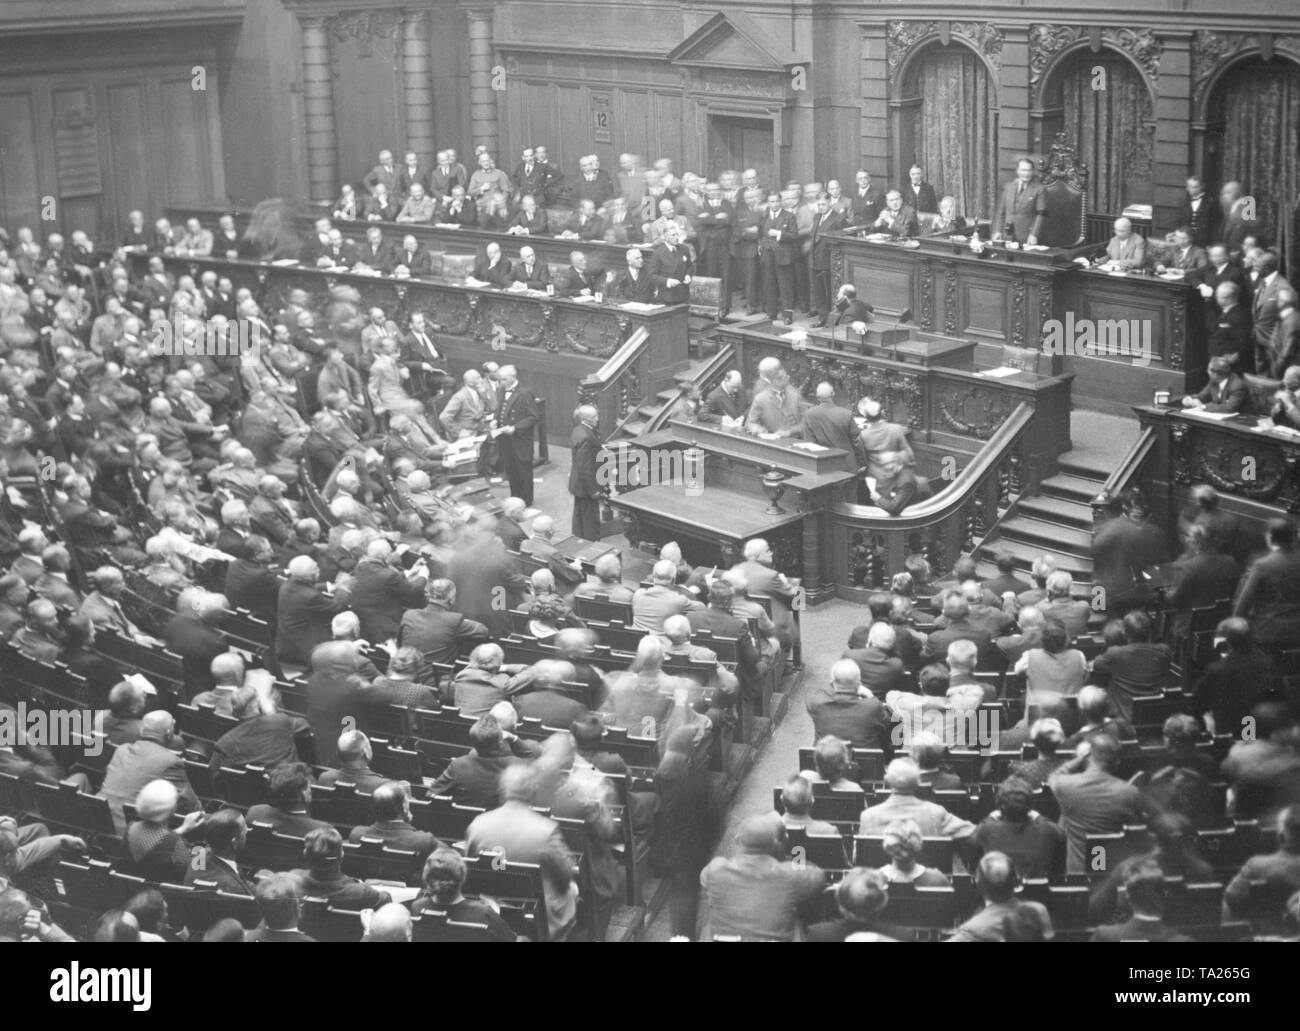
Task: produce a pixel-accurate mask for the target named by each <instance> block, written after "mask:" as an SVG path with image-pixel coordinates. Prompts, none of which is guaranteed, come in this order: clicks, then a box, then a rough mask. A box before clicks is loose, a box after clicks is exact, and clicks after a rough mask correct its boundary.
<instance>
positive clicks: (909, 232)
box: [868, 204, 921, 236]
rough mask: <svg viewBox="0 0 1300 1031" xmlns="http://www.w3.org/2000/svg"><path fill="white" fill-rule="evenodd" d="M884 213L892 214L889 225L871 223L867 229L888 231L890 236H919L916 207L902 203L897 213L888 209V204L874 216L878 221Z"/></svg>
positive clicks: (878, 231) (919, 226)
mask: <svg viewBox="0 0 1300 1031" xmlns="http://www.w3.org/2000/svg"><path fill="white" fill-rule="evenodd" d="M886 215H892V216H893V221H892V222H891V223H890V224H889V225H884V224H881V225H876V224H875V223H872V225H871V226H869V227H868V231H875V232H877V233H888V234H889V235H890V236H920V235H921V221H920V219H918V218H917V217H916V209H915V208H914V207H912V206H911V205H910V204H904V205H903V206H902V207H901V208H899V209H898V211H897V213H893V212H891V211H890V210H889V208H888V206H886V207H884V208H881V209H880V214H879V215H877V216H876V220H877V221H879V220H880V219H881V218H884V217H885V216H886Z"/></svg>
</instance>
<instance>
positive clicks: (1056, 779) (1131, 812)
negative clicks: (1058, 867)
mask: <svg viewBox="0 0 1300 1031" xmlns="http://www.w3.org/2000/svg"><path fill="white" fill-rule="evenodd" d="M1119 749H1120V746H1119V742H1118V741H1116V740H1115V739H1114V738H1113V737H1111V736H1110V735H1109V734H1092V735H1090V736H1089V737H1088V738H1086V739H1085V740H1084V741H1082V742H1080V743H1079V745H1078V746H1077V747H1076V749H1075V758H1074V759H1072V760H1070V761H1069V762H1068V763H1066V764H1065V765H1064V766H1060V767H1058V768H1057V769H1056V770H1055V771H1054V772H1053V773H1052V775H1051V776H1050V777H1048V778H1047V786H1048V788H1050V789H1051V792H1052V795H1053V796H1054V797H1055V798H1056V801H1057V803H1058V804H1059V805H1060V807H1061V826H1062V828H1064V830H1065V834H1066V838H1067V839H1068V841H1069V849H1070V851H1069V854H1068V856H1067V859H1066V872H1067V873H1086V872H1087V870H1088V861H1089V858H1090V857H1089V856H1088V854H1087V838H1088V835H1090V834H1116V833H1119V832H1120V831H1122V830H1123V829H1124V828H1125V827H1126V826H1129V825H1131V824H1140V823H1146V819H1147V815H1148V810H1149V806H1148V804H1147V802H1146V801H1145V800H1144V799H1143V797H1142V793H1141V792H1140V791H1139V790H1138V789H1137V788H1135V787H1134V786H1133V785H1132V784H1130V783H1128V782H1127V781H1125V780H1123V779H1122V778H1120V777H1118V776H1116V775H1115V770H1116V768H1117V767H1118V765H1119Z"/></svg>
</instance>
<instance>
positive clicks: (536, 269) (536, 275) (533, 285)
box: [510, 258, 551, 290]
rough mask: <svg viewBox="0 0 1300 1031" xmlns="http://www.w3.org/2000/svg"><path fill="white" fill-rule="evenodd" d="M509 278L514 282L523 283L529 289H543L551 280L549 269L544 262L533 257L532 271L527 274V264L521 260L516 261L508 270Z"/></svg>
mask: <svg viewBox="0 0 1300 1031" xmlns="http://www.w3.org/2000/svg"><path fill="white" fill-rule="evenodd" d="M510 280H511V282H514V283H523V284H524V285H525V286H526V287H528V289H529V290H545V289H546V284H547V283H549V282H550V281H551V270H550V268H549V267H548V266H547V264H546V262H544V261H542V260H540V259H538V258H534V259H533V271H532V273H531V274H529V272H528V268H527V266H525V265H524V263H523V262H522V261H517V262H515V267H514V268H513V269H511V270H510Z"/></svg>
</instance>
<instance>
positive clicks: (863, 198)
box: [847, 168, 885, 231]
mask: <svg viewBox="0 0 1300 1031" xmlns="http://www.w3.org/2000/svg"><path fill="white" fill-rule="evenodd" d="M854 179H855V181H856V183H857V186H856V188H855V189H854V191H853V196H852V197H850V198H849V200H850V202H851V203H852V205H853V207H852V214H851V215H850V217H849V225H848V226H847V229H848V230H850V231H851V230H854V229H861V228H863V227H864V226H869V225H871V223H872V222H874V221H875V220H876V218H877V216H879V214H880V209H881V208H882V207H883V206H884V203H885V199H884V198H883V197H882V196H881V195H880V192H879V191H878V190H875V189H872V186H871V173H870V172H868V171H867V170H866V169H865V168H859V169H858V171H857V174H856V175H855V176H854Z"/></svg>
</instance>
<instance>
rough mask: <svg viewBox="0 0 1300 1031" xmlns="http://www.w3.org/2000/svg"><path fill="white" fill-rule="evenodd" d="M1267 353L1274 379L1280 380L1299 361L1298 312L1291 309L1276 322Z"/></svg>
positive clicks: (1299, 312) (1299, 327) (1299, 330)
mask: <svg viewBox="0 0 1300 1031" xmlns="http://www.w3.org/2000/svg"><path fill="white" fill-rule="evenodd" d="M1269 352H1270V355H1269V357H1270V358H1271V360H1272V363H1273V364H1272V376H1273V378H1274V379H1281V378H1282V373H1284V372H1286V370H1287V369H1288V368H1289V367H1290V366H1292V365H1295V364H1296V363H1297V362H1298V361H1300V311H1297V310H1296V309H1295V308H1292V309H1291V310H1290V311H1289V312H1287V314H1285V315H1284V316H1282V318H1281V319H1279V320H1278V323H1277V326H1276V328H1274V330H1273V340H1272V342H1271V343H1270V344H1269ZM1260 371H1263V370H1260Z"/></svg>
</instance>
